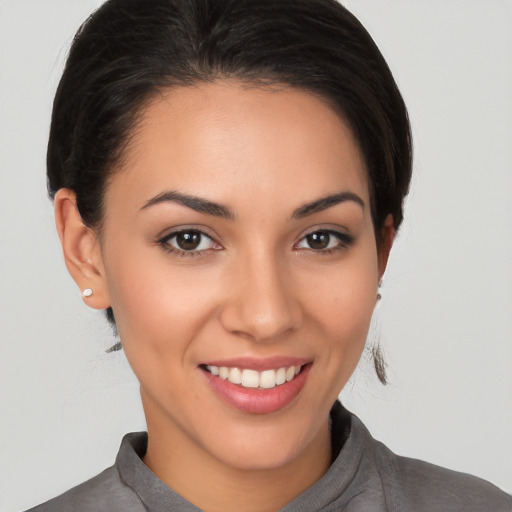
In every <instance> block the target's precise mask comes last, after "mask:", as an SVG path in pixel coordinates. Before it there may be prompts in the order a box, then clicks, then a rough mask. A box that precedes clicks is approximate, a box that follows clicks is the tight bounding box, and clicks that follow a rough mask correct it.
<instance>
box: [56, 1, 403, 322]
mask: <svg viewBox="0 0 512 512" xmlns="http://www.w3.org/2000/svg"><path fill="white" fill-rule="evenodd" d="M220 78H234V79H238V80H241V81H243V82H247V83H249V84H252V85H255V86H262V87H263V86H267V85H269V84H270V85H272V84H278V85H284V86H291V87H295V88H298V89H301V90H305V91H309V92H311V93H314V94H315V95H317V96H319V97H320V98H322V99H324V100H325V101H327V102H328V103H329V104H330V105H331V106H332V107H333V108H334V109H335V110H336V111H337V112H339V114H340V115H341V116H342V117H343V118H344V119H345V121H347V122H348V124H349V126H350V127H351V128H352V130H353V132H354V135H355V137H356V139H357V140H358V143H359V145H360V149H361V151H362V154H363V156H364V159H365V162H366V166H367V171H368V178H369V179H368V182H369V188H370V191H369V192H370V199H371V211H372V218H373V222H374V227H375V232H376V236H377V238H378V236H379V231H380V228H381V227H382V225H383V222H384V219H385V218H386V216H387V215H388V214H392V215H393V219H394V226H395V229H398V227H399V226H400V224H401V222H402V218H403V212H402V208H403V199H404V197H405V195H406V193H407V190H408V187H409V182H410V177H411V167H412V144H411V134H410V126H409V120H408V115H407V110H406V107H405V105H404V102H403V99H402V96H401V94H400V92H399V90H398V88H397V85H396V83H395V81H394V79H393V76H392V74H391V72H390V70H389V68H388V66H387V64H386V62H385V60H384V58H383V56H382V54H381V53H380V51H379V49H378V48H377V46H376V45H375V43H374V41H373V39H372V38H371V36H370V35H369V34H368V32H367V31H366V30H365V28H364V27H363V26H362V25H361V24H360V23H359V21H358V20H357V19H356V18H355V17H354V16H353V15H352V14H351V13H350V12H349V11H347V9H345V8H344V7H343V6H342V5H340V4H339V3H338V2H336V1H335V0H108V1H107V2H105V3H104V4H103V5H102V6H101V7H100V8H99V9H98V10H97V11H95V12H94V13H93V14H92V15H91V16H90V17H89V19H88V20H87V21H86V22H85V23H84V24H83V25H82V26H81V27H80V29H79V30H78V32H77V34H76V36H75V38H74V41H73V43H72V46H71V49H70V52H69V57H68V60H67V63H66V66H65V69H64V73H63V76H62V79H61V81H60V83H59V86H58V89H57V93H56V96H55V101H54V106H53V115H52V122H51V129H50V139H49V144H48V154H47V171H48V190H49V194H50V196H51V197H52V198H53V196H54V195H55V192H56V191H57V190H58V189H60V188H63V187H65V188H70V189H72V190H73V191H74V192H75V194H76V200H77V208H78V211H79V212H80V215H81V217H82V219H83V221H84V223H85V224H86V225H87V226H89V227H91V228H94V229H101V221H102V216H103V209H104V208H103V197H104V191H105V187H106V184H107V182H108V177H109V175H110V174H111V173H113V172H115V170H116V164H118V163H119V160H120V159H121V158H122V156H123V149H124V148H125V147H126V145H127V144H129V140H130V135H131V133H132V132H133V128H134V126H135V125H136V122H137V119H138V115H139V113H140V112H141V110H142V109H143V107H144V105H145V104H146V103H147V102H148V101H149V100H150V99H151V98H152V97H153V96H154V95H155V94H157V93H158V92H159V91H161V90H163V89H165V88H168V87H173V86H183V85H185V86H186V85H192V84H196V83H200V82H205V81H214V80H216V79H220ZM108 316H109V318H110V319H111V320H113V314H112V311H111V310H109V311H108Z"/></svg>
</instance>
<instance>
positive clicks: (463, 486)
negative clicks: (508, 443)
mask: <svg viewBox="0 0 512 512" xmlns="http://www.w3.org/2000/svg"><path fill="white" fill-rule="evenodd" d="M373 443H375V445H374V446H375V457H376V461H377V464H378V467H379V473H380V477H381V481H382V483H383V487H384V488H385V489H384V492H385V494H386V495H387V497H388V500H389V502H390V503H399V504H400V506H399V507H398V509H399V510H415V511H423V510H424V511H429V512H437V511H439V512H441V511H445V510H450V511H451V512H482V511H484V510H485V511H488V512H512V496H510V495H509V494H507V493H505V492H503V491H502V490H501V489H499V488H498V487H496V486H495V485H493V484H491V483H490V482H487V481H486V480H483V479H481V478H478V477H475V476H472V475H468V474H466V473H460V472H457V471H452V470H450V469H446V468H442V467H439V466H436V465H434V464H430V463H428V462H424V461H420V460H417V459H411V458H408V457H401V456H399V455H396V454H394V453H393V452H392V451H391V450H389V448H387V447H386V446H384V445H383V444H382V443H380V442H378V441H375V440H373ZM393 510H394V509H393Z"/></svg>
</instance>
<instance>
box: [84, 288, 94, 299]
mask: <svg viewBox="0 0 512 512" xmlns="http://www.w3.org/2000/svg"><path fill="white" fill-rule="evenodd" d="M91 295H92V288H86V289H85V290H84V291H83V292H82V297H90V296H91Z"/></svg>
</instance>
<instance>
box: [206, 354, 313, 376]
mask: <svg viewBox="0 0 512 512" xmlns="http://www.w3.org/2000/svg"><path fill="white" fill-rule="evenodd" d="M310 362H311V360H310V359H306V358H304V357H289V356H274V357H268V358H254V357H235V358H230V359H216V360H210V361H207V362H204V363H203V364H204V365H206V366H219V367H220V366H225V367H227V368H243V369H247V370H256V371H259V372H261V371H264V370H273V369H277V368H288V367H290V366H303V365H305V364H307V363H310Z"/></svg>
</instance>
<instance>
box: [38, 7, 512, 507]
mask: <svg viewBox="0 0 512 512" xmlns="http://www.w3.org/2000/svg"><path fill="white" fill-rule="evenodd" d="M410 156H411V148H410V135H409V126H408V120H407V114H406V110H405V107H404V105H403V102H402V99H401V96H400V94H399V92H398V90H397V88H396V85H395V83H394V81H393V78H392V77H391V74H390V73H389V70H388V68H387V66H386V64H385V62H384V60H383V59H382V57H381V55H380V53H379V52H378V50H377V49H376V47H375V46H374V44H373V41H372V40H371V38H370V37H369V36H368V35H367V33H366V32H365V31H364V29H363V28H362V27H361V26H360V25H359V24H358V23H357V21H356V20H355V19H354V18H353V17H352V16H351V15H350V14H349V13H348V12H347V11H345V10H344V9H343V8H342V7H340V6H338V5H337V4H335V3H334V2H329V1H317V2H312V1H307V2H306V1H305V2H285V1H282V2H281V1H280V2H242V1H238V2H218V1H217V2H199V1H198V2H169V1H164V0H161V1H155V2H148V1H145V2H143V1H141V0H139V1H129V0H124V1H110V2H107V3H106V4H104V6H103V7H102V8H101V9H100V10H99V11H98V12H97V13H96V14H95V15H94V16H93V17H92V18H91V19H90V20H88V22H87V23H86V24H85V25H84V26H83V27H82V29H81V31H80V32H79V34H78V36H77V39H76V40H75V42H74V44H73V48H72V50H71V53H70V57H69V59H68V63H67V67H66V70H65V72H64V76H63V79H62V81H61V84H60V86H59V90H58V92H57V96H56V101H55V105H54V114H53V120H52V130H51V136H50V143H49V151H48V177H49V187H50V192H51V194H52V196H54V201H55V212H56V219H57V226H58V232H59V236H60V239H61V243H62V246H63V250H64V255H65V259H66V264H67V267H68V270H69V271H70V273H71V275H72V276H73V278H74V279H75V281H76V282H77V284H78V286H79V287H80V289H81V290H82V294H83V298H84V301H85V302H86V303H87V304H88V305H89V306H90V307H92V308H97V309H105V310H107V315H108V317H109V319H110V321H111V322H115V325H116V328H117V329H118V331H119V335H120V339H121V342H122V345H123V348H124V350H125V352H126V355H127V358H128V360H129V362H130V364H131V366H132V368H133V370H134V372H135V374H136V375H137V377H138V379H139V381H140V384H141V396H142V401H143V405H144V410H145V414H146V419H147V423H148V434H149V437H148V438H147V437H146V436H145V435H130V436H128V437H126V438H125V440H124V441H123V445H122V448H121V451H120V454H119V457H118V461H117V464H116V466H115V467H114V468H111V469H109V470H107V471H106V472H105V473H103V474H102V475H100V476H98V477H97V478H96V479H94V480H92V481H90V482H88V483H86V484H84V485H82V486H79V487H78V488H76V489H74V490H72V491H70V492H68V493H66V494H65V495H63V496H61V497H60V498H57V499H56V500H54V501H51V502H49V503H47V504H46V505H42V506H41V507H40V508H36V510H70V509H72V510H98V509H102V510H116V509H119V510H121V509H122V510H145V509H147V510H163V509H164V507H167V509H169V508H170V509H178V510H197V507H199V508H200V509H205V510H277V509H281V508H284V509H285V510H320V509H322V510H436V509H439V510H445V509H450V510H482V509H486V510H508V509H510V503H511V502H510V498H509V497H508V496H507V495H505V494H504V493H502V492H501V491H499V490H497V489H496V488H494V487H492V486H491V485H490V484H487V483H485V482H483V481H480V480H478V479H474V478H472V477H468V476H463V475H460V474H456V473H452V472H449V471H447V470H442V469H440V468H436V467H433V466H430V465H427V464H425V463H420V462H418V461H413V460H409V459H403V458H400V457H396V456H395V455H393V454H392V453H391V452H390V451H389V450H387V449H386V448H385V447H383V446H382V445H380V444H378V443H376V442H375V441H373V439H372V438H371V437H370V435H369V434H368V432H367V431H366V429H365V428H364V426H363V425H362V424H361V423H360V422H359V420H358V419H357V418H356V417H354V416H351V415H350V414H349V413H348V412H347V411H345V410H344V409H343V408H342V407H341V406H340V405H339V404H337V403H335V401H336V397H337V396H338V394H339V392H340V391H341V389H342V387H343V386H344V385H345V383H346V382H347V380H348V378H349V377H350V375H351V373H352V372H353V370H354V368H355V366H356V364H357V361H358V360H359V357H360V355H361V352H362V350H363V347H364V342H365V339H366V334H367V331H368V326H369V322H370V318H371V315H372V312H373V309H374V307H375V304H376V302H377V301H378V297H379V292H378V283H379V281H380V279H381V278H382V275H383V273H384V270H385V267H386V263H387V258H388V255H389V251H390V249H391V245H392V242H393V238H394V234H395V232H396V230H397V229H398V228H399V226H400V223H401V221H402V202H403V198H404V196H405V194H406V191H407V188H408V183H409V179H410V169H411V162H410ZM376 357H377V359H376V368H377V370H378V371H379V373H380V377H381V378H382V379H384V375H383V373H382V367H381V364H380V363H379V361H380V359H378V354H377V356H376ZM333 403H335V405H334V406H333Z"/></svg>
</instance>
